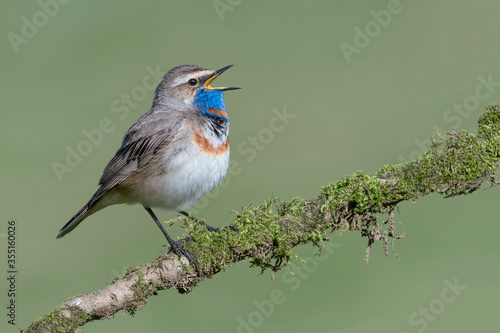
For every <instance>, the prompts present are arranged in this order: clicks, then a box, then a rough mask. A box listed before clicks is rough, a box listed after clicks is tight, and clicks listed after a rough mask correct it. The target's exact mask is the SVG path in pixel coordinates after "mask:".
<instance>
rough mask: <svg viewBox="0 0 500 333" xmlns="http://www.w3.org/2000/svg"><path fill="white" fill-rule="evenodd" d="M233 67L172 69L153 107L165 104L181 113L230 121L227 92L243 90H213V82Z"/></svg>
mask: <svg viewBox="0 0 500 333" xmlns="http://www.w3.org/2000/svg"><path fill="white" fill-rule="evenodd" d="M232 66H233V65H230V66H226V67H224V68H221V69H219V70H215V71H214V70H211V69H206V68H202V67H199V66H196V65H182V66H178V67H174V68H172V69H171V70H170V71H169V72H168V73H167V74H165V76H164V77H163V80H162V81H161V83H160V84H159V85H158V87H157V88H156V92H155V97H154V100H153V106H155V105H163V106H167V107H170V108H172V109H174V110H178V111H196V112H200V113H202V114H207V113H208V114H213V115H216V116H220V117H223V118H227V114H225V109H226V106H225V104H224V96H223V93H224V91H227V90H235V89H240V88H236V87H212V81H213V80H215V78H217V77H218V76H219V75H221V74H222V73H223V72H224V71H226V70H227V69H229V68H231V67H232Z"/></svg>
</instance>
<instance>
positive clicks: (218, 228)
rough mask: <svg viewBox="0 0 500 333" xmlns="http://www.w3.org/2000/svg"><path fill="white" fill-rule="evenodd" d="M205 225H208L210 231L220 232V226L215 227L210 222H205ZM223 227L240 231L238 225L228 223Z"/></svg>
mask: <svg viewBox="0 0 500 333" xmlns="http://www.w3.org/2000/svg"><path fill="white" fill-rule="evenodd" d="M205 227H207V229H208V231H210V232H214V231H216V232H220V227H217V228H214V227H212V226H210V225H208V224H205ZM223 228H225V229H228V230H233V231H239V229H238V227H236V226H234V225H227V226H225V227H223Z"/></svg>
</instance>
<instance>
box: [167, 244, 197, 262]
mask: <svg viewBox="0 0 500 333" xmlns="http://www.w3.org/2000/svg"><path fill="white" fill-rule="evenodd" d="M192 240H193V238H191V237H186V238H183V239H181V240H178V241H174V240H172V239H170V240H169V241H168V244H169V245H170V249H169V250H168V252H167V254H170V252H173V253H175V254H177V255H178V256H179V258H181V257H182V256H184V257H186V258H187V260H188V261H189V262H190V263H191V264H193V266H196V263H195V261H194V260H193V257H191V254H189V252H188V251H187V250H186V249H185V248H183V247H182V245H181V243H184V242H185V241H192Z"/></svg>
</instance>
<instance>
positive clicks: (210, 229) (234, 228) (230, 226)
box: [179, 210, 239, 232]
mask: <svg viewBox="0 0 500 333" xmlns="http://www.w3.org/2000/svg"><path fill="white" fill-rule="evenodd" d="M179 213H181V214H182V215H184V216H186V217H188V218H190V219H193V220H194V221H196V222H199V220H198V219H197V218H196V217H194V216H193V215H191V214H189V213H187V212H186V211H183V210H181V211H180V212H179ZM205 227H207V229H208V231H210V232H214V231H217V232H220V227H217V228H214V227H212V226H210V225H208V224H206V223H205ZM223 228H226V229H228V230H233V231H239V230H238V227H236V226H234V225H227V226H225V227H223Z"/></svg>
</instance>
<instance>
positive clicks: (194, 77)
mask: <svg viewBox="0 0 500 333" xmlns="http://www.w3.org/2000/svg"><path fill="white" fill-rule="evenodd" d="M230 67H232V65H230V66H226V67H224V68H221V69H219V70H210V69H205V68H202V67H199V66H196V65H183V66H178V67H175V68H172V69H171V70H170V71H169V72H168V73H167V74H165V76H164V77H163V80H162V81H161V82H160V84H159V85H158V87H157V88H156V91H155V95H154V98H153V105H152V107H151V109H150V110H149V111H148V112H146V113H145V114H144V115H143V116H142V117H140V118H139V119H138V120H137V121H136V122H135V123H134V124H133V125H132V126H131V127H130V128H129V130H128V131H127V132H126V133H125V136H124V137H123V141H122V145H121V147H120V149H118V151H117V152H116V154H115V156H114V157H113V158H112V159H111V161H110V162H109V163H108V165H107V166H106V168H105V169H104V172H103V174H102V176H101V179H100V180H99V185H100V187H99V189H98V190H97V192H95V194H94V195H93V196H92V198H91V199H90V200H89V202H87V204H86V205H85V206H83V208H82V209H80V211H79V212H78V213H76V214H75V216H73V217H72V218H71V220H70V221H69V222H68V223H67V224H66V225H65V226H64V227H62V228H61V230H60V231H59V234H58V235H57V238H61V237H63V236H65V235H66V234H68V233H69V232H71V231H72V230H73V229H74V228H76V227H77V226H78V224H80V223H81V222H82V221H83V220H84V219H86V218H87V217H89V216H90V215H92V214H94V213H95V212H97V211H99V210H101V209H103V208H105V207H107V206H110V205H115V204H141V205H143V207H144V209H146V211H147V212H148V213H149V215H150V216H151V217H152V218H153V220H154V221H155V222H156V224H157V225H158V227H159V228H160V229H161V231H162V232H163V234H164V235H165V237H166V238H167V241H168V243H169V245H170V248H171V251H173V252H175V253H176V254H177V255H178V256H179V257H181V256H183V255H184V256H186V257H187V258H188V260H189V261H190V262H192V263H194V261H193V259H192V257H191V256H190V254H189V253H188V252H187V251H186V250H185V249H184V248H183V247H182V246H181V245H180V241H178V242H176V241H174V240H173V239H172V238H171V237H170V236H169V235H168V233H167V231H166V230H165V229H164V228H163V226H162V224H161V223H160V221H159V220H158V218H157V217H156V216H155V214H154V213H153V211H152V210H151V209H152V208H160V209H164V210H175V211H177V212H180V213H181V214H183V215H186V216H189V214H188V213H186V209H188V208H189V207H191V206H192V205H193V204H194V203H196V201H198V200H199V199H200V198H201V197H202V196H203V195H204V194H205V193H207V192H209V191H211V190H212V189H214V188H215V187H216V186H217V185H218V184H219V183H220V182H221V181H222V179H223V178H224V176H225V175H226V172H227V168H228V165H229V139H228V134H229V118H228V115H227V112H226V106H225V103H224V95H223V93H224V91H228V90H235V89H239V88H236V87H220V88H215V87H212V86H211V84H212V81H213V80H214V79H215V78H217V77H218V76H219V75H220V74H222V73H223V72H224V71H226V70H227V69H229V68H230ZM207 228H208V229H209V230H210V231H214V230H217V229H218V228H212V227H210V226H208V225H207Z"/></svg>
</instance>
